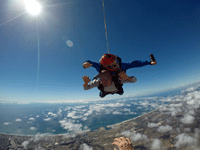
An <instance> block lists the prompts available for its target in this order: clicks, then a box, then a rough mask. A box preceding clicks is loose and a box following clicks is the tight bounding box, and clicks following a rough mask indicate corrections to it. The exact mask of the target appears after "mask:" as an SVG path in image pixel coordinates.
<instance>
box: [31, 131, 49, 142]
mask: <svg viewBox="0 0 200 150" xmlns="http://www.w3.org/2000/svg"><path fill="white" fill-rule="evenodd" d="M51 135H52V134H50V133H45V134H40V133H37V134H36V135H35V136H33V137H32V138H31V139H30V141H34V142H37V141H39V140H41V139H46V140H47V139H48V138H51Z"/></svg>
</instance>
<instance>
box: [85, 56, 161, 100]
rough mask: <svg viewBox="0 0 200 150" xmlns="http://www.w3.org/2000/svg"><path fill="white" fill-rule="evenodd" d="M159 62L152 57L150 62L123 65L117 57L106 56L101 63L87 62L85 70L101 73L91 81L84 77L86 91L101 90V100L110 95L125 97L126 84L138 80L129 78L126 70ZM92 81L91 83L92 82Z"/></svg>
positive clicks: (133, 62)
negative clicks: (124, 85)
mask: <svg viewBox="0 0 200 150" xmlns="http://www.w3.org/2000/svg"><path fill="white" fill-rule="evenodd" d="M156 64H157V62H156V60H155V58H154V56H153V54H151V55H150V61H141V60H135V61H132V62H130V63H122V60H121V58H120V57H118V56H117V55H113V54H104V55H103V56H102V57H101V59H100V60H99V63H96V62H92V61H90V60H86V61H85V62H84V63H83V68H89V67H94V68H95V69H96V70H97V72H98V73H99V74H98V75H97V76H95V77H94V78H93V80H92V81H91V80H90V79H89V77H88V76H83V77H82V78H83V80H84V82H85V83H84V84H83V88H84V90H89V89H92V88H94V87H97V88H98V89H99V90H100V93H99V96H100V97H101V98H103V97H105V96H106V95H108V94H115V93H116V94H119V95H123V93H124V91H123V88H122V86H123V84H124V83H135V82H136V81H137V79H136V78H135V77H134V76H131V77H129V76H127V75H126V70H128V69H130V68H136V67H143V66H146V65H156ZM90 81H91V82H90Z"/></svg>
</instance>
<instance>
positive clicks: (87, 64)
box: [83, 62, 92, 68]
mask: <svg viewBox="0 0 200 150" xmlns="http://www.w3.org/2000/svg"><path fill="white" fill-rule="evenodd" d="M91 66H92V64H90V63H89V62H84V63H83V68H89V67H91Z"/></svg>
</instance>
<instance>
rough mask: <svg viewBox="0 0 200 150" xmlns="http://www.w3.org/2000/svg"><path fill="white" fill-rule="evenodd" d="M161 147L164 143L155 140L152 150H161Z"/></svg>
mask: <svg viewBox="0 0 200 150" xmlns="http://www.w3.org/2000/svg"><path fill="white" fill-rule="evenodd" d="M161 145H162V142H161V141H160V140H158V139H155V140H154V141H153V143H152V144H151V150H160V149H161Z"/></svg>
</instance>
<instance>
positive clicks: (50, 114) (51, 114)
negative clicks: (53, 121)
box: [48, 112, 57, 117]
mask: <svg viewBox="0 0 200 150" xmlns="http://www.w3.org/2000/svg"><path fill="white" fill-rule="evenodd" d="M48 115H49V116H52V117H57V114H54V113H52V112H48Z"/></svg>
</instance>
